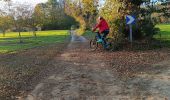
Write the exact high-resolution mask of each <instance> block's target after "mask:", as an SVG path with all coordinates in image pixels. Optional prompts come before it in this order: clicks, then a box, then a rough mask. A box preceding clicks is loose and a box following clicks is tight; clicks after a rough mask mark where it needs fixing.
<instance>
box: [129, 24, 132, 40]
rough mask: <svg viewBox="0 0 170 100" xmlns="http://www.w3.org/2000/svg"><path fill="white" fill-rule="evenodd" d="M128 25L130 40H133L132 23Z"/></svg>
mask: <svg viewBox="0 0 170 100" xmlns="http://www.w3.org/2000/svg"><path fill="white" fill-rule="evenodd" d="M129 27H130V42H131V43H132V42H133V38H132V24H130V25H129Z"/></svg>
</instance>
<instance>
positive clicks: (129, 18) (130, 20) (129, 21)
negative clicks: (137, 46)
mask: <svg viewBox="0 0 170 100" xmlns="http://www.w3.org/2000/svg"><path fill="white" fill-rule="evenodd" d="M134 23H135V17H134V16H131V15H127V16H126V24H127V25H129V28H130V34H129V37H130V42H131V43H132V42H133V33H132V32H133V31H132V24H134Z"/></svg>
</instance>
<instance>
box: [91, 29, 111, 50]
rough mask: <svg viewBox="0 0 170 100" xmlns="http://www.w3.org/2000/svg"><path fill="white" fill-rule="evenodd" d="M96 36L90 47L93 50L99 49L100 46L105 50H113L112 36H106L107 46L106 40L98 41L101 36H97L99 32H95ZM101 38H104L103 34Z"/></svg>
mask: <svg viewBox="0 0 170 100" xmlns="http://www.w3.org/2000/svg"><path fill="white" fill-rule="evenodd" d="M95 34H96V35H95V38H94V39H91V40H90V48H91V49H92V51H95V50H97V49H98V48H99V47H102V48H103V49H104V50H111V49H112V42H113V39H112V38H106V39H105V41H106V47H105V44H104V41H103V39H102V42H99V43H98V42H97V41H98V39H99V37H98V36H97V32H95ZM101 38H103V35H101Z"/></svg>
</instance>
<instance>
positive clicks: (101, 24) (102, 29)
mask: <svg viewBox="0 0 170 100" xmlns="http://www.w3.org/2000/svg"><path fill="white" fill-rule="evenodd" d="M97 22H98V23H97V25H96V26H95V27H94V28H93V32H94V31H96V29H99V32H97V36H98V38H99V39H98V40H97V42H104V46H105V48H106V47H107V45H106V41H105V38H106V37H107V35H108V34H109V25H108V23H107V22H106V20H105V19H104V18H103V17H101V16H100V17H98V19H97ZM101 34H102V35H103V37H101Z"/></svg>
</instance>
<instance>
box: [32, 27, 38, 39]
mask: <svg viewBox="0 0 170 100" xmlns="http://www.w3.org/2000/svg"><path fill="white" fill-rule="evenodd" d="M33 35H34V37H35V38H37V33H36V30H35V28H33Z"/></svg>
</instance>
